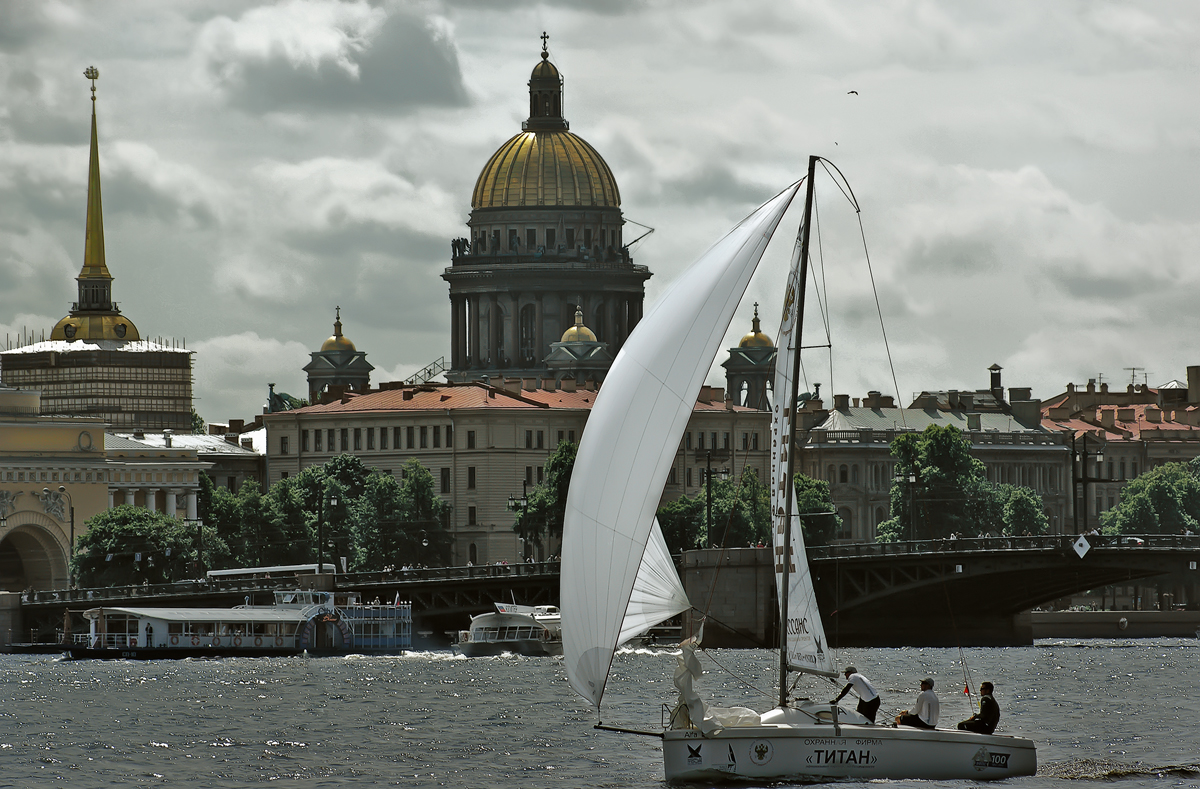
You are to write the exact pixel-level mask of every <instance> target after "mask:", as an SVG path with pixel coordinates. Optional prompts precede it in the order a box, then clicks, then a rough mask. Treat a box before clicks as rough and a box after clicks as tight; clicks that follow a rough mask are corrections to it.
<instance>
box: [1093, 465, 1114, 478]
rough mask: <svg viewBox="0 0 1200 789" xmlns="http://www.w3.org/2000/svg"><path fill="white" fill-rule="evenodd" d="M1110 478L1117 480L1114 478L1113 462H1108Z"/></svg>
mask: <svg viewBox="0 0 1200 789" xmlns="http://www.w3.org/2000/svg"><path fill="white" fill-rule="evenodd" d="M1099 470H1100V469H1096V471H1099ZM1108 478H1109V479H1116V477H1114V476H1113V462H1112V461H1111V460H1110V461H1108Z"/></svg>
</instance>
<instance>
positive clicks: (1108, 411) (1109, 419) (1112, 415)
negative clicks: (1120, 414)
mask: <svg viewBox="0 0 1200 789" xmlns="http://www.w3.org/2000/svg"><path fill="white" fill-rule="evenodd" d="M1100 424H1102V425H1104V426H1105V427H1116V425H1117V412H1116V410H1115V409H1112V408H1102V409H1100Z"/></svg>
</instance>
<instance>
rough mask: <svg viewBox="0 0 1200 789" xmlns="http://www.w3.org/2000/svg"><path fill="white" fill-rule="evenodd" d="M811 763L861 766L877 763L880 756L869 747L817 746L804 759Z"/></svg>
mask: <svg viewBox="0 0 1200 789" xmlns="http://www.w3.org/2000/svg"><path fill="white" fill-rule="evenodd" d="M804 761H805V762H806V763H808V764H810V765H814V766H816V765H825V764H845V765H857V766H860V767H863V766H866V765H869V764H875V763H876V762H878V761H879V757H878V756H875V755H874V754H872V753H871V750H870V749H869V748H859V749H854V748H817V749H815V750H813V752H812V753H811V754H810V755H809V756H808V757H807V758H805V760H804Z"/></svg>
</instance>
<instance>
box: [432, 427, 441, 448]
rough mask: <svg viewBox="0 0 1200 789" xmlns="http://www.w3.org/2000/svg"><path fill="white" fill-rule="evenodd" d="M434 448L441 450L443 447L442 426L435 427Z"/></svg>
mask: <svg viewBox="0 0 1200 789" xmlns="http://www.w3.org/2000/svg"><path fill="white" fill-rule="evenodd" d="M433 446H434V448H436V449H440V448H441V446H442V426H441V425H434V426H433Z"/></svg>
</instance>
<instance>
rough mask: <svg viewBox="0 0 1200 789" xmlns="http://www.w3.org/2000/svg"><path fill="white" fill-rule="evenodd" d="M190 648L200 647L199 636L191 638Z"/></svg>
mask: <svg viewBox="0 0 1200 789" xmlns="http://www.w3.org/2000/svg"><path fill="white" fill-rule="evenodd" d="M192 646H194V647H198V646H200V636H192Z"/></svg>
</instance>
